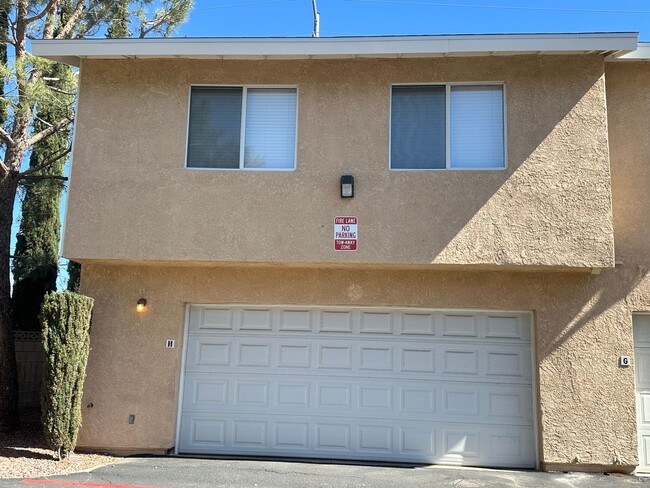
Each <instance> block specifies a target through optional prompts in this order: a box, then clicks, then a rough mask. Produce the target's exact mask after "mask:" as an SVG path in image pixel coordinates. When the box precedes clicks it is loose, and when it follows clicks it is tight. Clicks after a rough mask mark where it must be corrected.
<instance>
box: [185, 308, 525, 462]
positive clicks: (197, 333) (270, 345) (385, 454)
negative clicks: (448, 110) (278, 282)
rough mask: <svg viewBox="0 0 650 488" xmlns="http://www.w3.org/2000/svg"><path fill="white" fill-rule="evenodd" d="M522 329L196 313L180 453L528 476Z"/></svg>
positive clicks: (354, 315) (482, 319) (401, 313)
mask: <svg viewBox="0 0 650 488" xmlns="http://www.w3.org/2000/svg"><path fill="white" fill-rule="evenodd" d="M226 321H230V322H229V323H228V324H226ZM527 328H529V318H528V314H526V313H511V312H498V313H492V312H490V313H478V312H473V311H423V310H419V309H415V310H409V309H405V310H399V309H376V308H351V309H344V310H342V309H335V308H317V307H315V308H311V309H305V308H301V307H264V306H260V307H257V306H241V307H224V306H209V307H199V306H193V307H191V312H190V320H189V329H188V338H187V349H186V360H185V368H184V386H183V402H182V413H181V425H180V437H179V448H180V451H181V452H186V453H194V452H196V453H227V454H251V453H256V454H260V453H261V454H268V455H293V456H306V457H333V458H343V459H378V460H392V461H413V462H426V463H429V462H438V463H451V464H467V465H483V466H513V467H532V466H534V439H533V429H532V425H533V415H532V411H533V406H532V387H531V365H530V361H531V358H530V342H529V340H528V339H529V337H530V336H529V333H528V332H526V329H527Z"/></svg>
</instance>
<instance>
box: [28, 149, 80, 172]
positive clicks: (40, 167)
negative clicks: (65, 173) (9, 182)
mask: <svg viewBox="0 0 650 488" xmlns="http://www.w3.org/2000/svg"><path fill="white" fill-rule="evenodd" d="M70 151H72V147H71V146H68V147H66V148H65V150H64V151H61V152H60V153H59V154H57V155H56V156H54V157H53V158H51V159H48V160H47V161H46V162H44V163H42V164H39V165H38V166H35V167H34V168H29V169H27V170H25V171H23V172H22V173H20V174H19V175H18V178H21V179H22V178H28V177H29V176H30V175H32V174H33V173H36V172H37V171H42V170H44V169H47V168H49V167H50V166H52V165H53V164H54V163H56V162H57V161H59V160H60V159H61V158H63V157H65V156H67V155H68V154H70Z"/></svg>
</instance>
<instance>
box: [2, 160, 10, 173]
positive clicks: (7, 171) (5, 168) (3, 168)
mask: <svg viewBox="0 0 650 488" xmlns="http://www.w3.org/2000/svg"><path fill="white" fill-rule="evenodd" d="M0 169H2V176H6V175H7V174H9V168H8V167H7V165H6V164H5V162H4V161H0Z"/></svg>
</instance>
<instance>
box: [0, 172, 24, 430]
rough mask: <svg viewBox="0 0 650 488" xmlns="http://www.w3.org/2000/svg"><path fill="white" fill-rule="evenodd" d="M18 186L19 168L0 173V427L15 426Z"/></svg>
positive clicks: (9, 428)
mask: <svg viewBox="0 0 650 488" xmlns="http://www.w3.org/2000/svg"><path fill="white" fill-rule="evenodd" d="M17 188H18V172H16V171H9V173H8V174H6V175H5V176H0V431H1V432H6V431H9V430H13V429H15V428H17V427H18V424H19V421H20V418H19V415H18V383H17V374H16V353H15V349H14V331H13V324H12V314H11V288H10V284H9V281H10V280H9V276H10V275H9V269H10V257H9V253H10V252H11V224H12V221H13V213H14V212H13V210H14V202H15V199H16V190H17Z"/></svg>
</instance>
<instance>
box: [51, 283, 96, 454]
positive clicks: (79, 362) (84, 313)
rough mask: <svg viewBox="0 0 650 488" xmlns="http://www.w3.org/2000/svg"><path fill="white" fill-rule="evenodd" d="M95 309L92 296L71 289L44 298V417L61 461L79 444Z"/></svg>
mask: <svg viewBox="0 0 650 488" xmlns="http://www.w3.org/2000/svg"><path fill="white" fill-rule="evenodd" d="M92 308H93V299H92V298H89V297H86V296H83V295H79V294H77V293H73V292H69V291H64V292H61V293H48V294H47V295H46V296H45V300H44V301H43V307H42V312H41V316H40V319H41V326H42V334H43V349H44V350H45V357H46V359H45V367H44V374H43V386H42V391H41V410H42V413H41V420H42V423H43V433H44V434H45V439H46V440H47V442H48V444H49V445H50V447H51V448H52V449H54V451H56V452H57V453H58V457H59V460H60V459H61V457H62V455H63V457H68V456H69V455H70V454H71V453H72V452H73V451H74V448H75V446H76V445H77V433H78V432H79V427H80V426H81V399H82V395H83V384H84V380H85V378H86V364H87V362H88V353H89V351H90V334H89V332H90V316H91V313H92Z"/></svg>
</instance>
